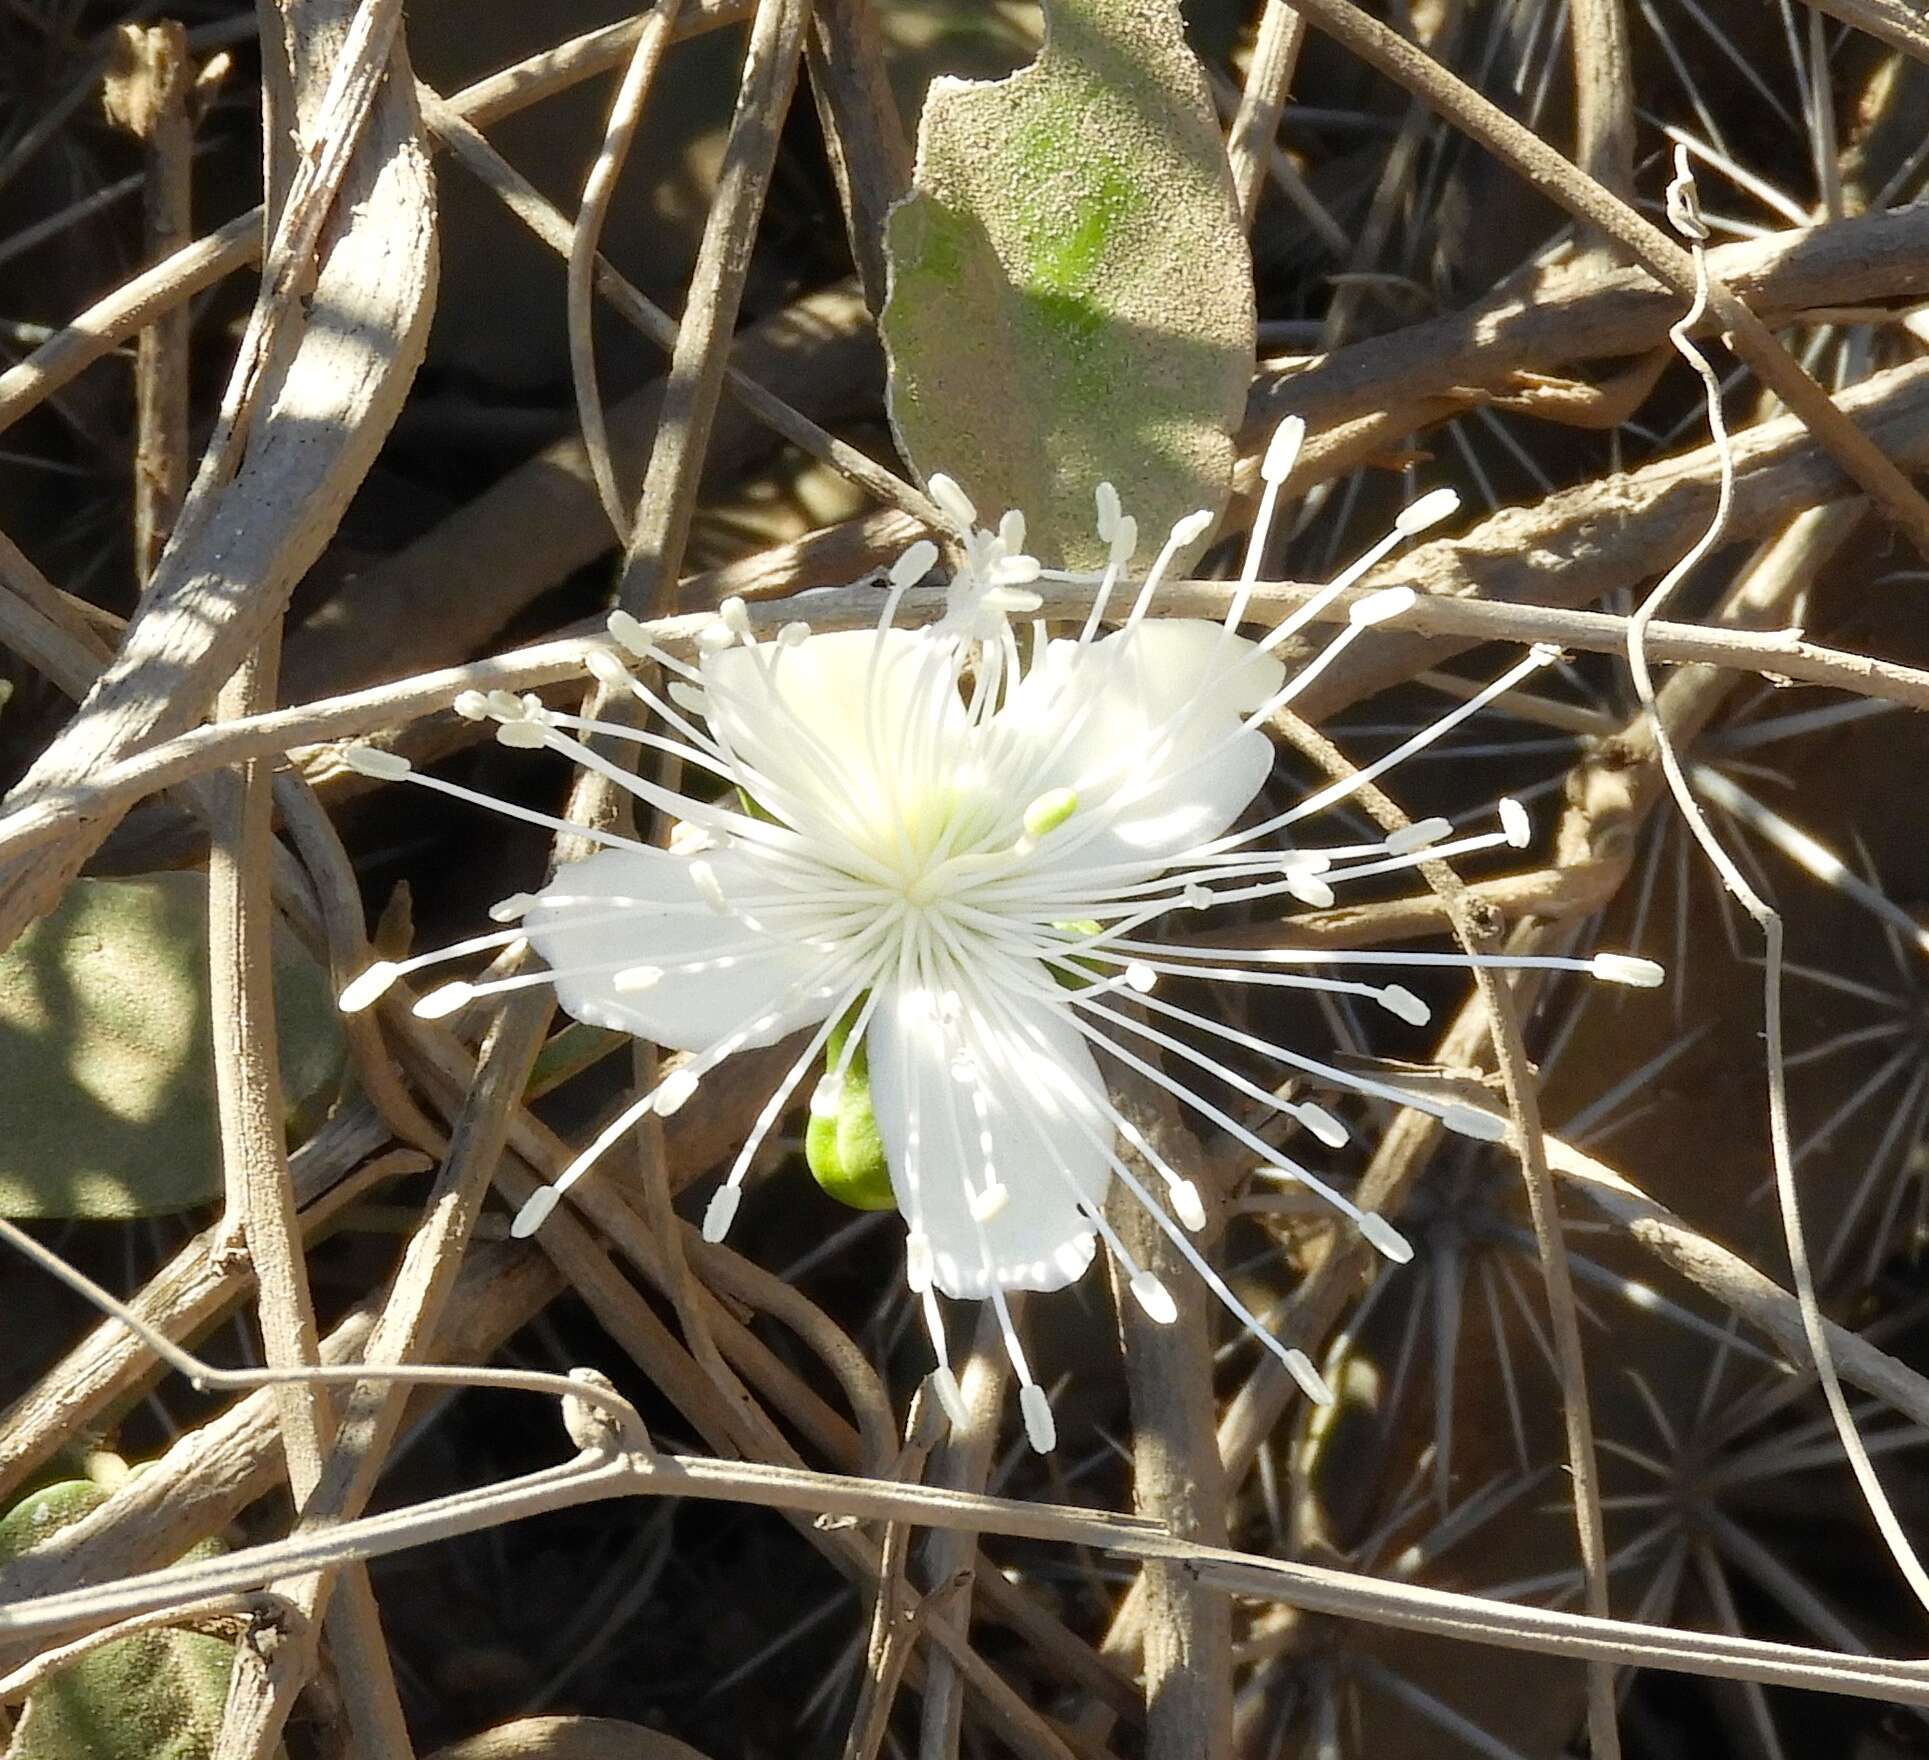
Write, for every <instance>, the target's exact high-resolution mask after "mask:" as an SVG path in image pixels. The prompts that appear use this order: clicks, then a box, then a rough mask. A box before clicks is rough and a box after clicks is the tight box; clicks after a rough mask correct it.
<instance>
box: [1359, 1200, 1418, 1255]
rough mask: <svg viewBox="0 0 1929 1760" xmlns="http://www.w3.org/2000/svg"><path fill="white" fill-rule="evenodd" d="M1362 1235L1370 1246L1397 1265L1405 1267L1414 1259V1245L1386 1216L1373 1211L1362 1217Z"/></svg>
mask: <svg viewBox="0 0 1929 1760" xmlns="http://www.w3.org/2000/svg"><path fill="white" fill-rule="evenodd" d="M1360 1234H1361V1237H1362V1238H1363V1239H1364V1240H1365V1241H1366V1243H1367V1245H1368V1246H1370V1247H1372V1248H1373V1249H1374V1250H1375V1251H1376V1252H1379V1253H1383V1254H1385V1255H1386V1257H1387V1258H1389V1259H1391V1260H1392V1261H1393V1263H1394V1264H1396V1265H1404V1264H1406V1263H1407V1262H1408V1261H1409V1260H1411V1259H1412V1257H1413V1243H1412V1242H1411V1241H1410V1240H1408V1239H1407V1237H1406V1236H1405V1235H1403V1234H1402V1233H1401V1232H1400V1231H1399V1230H1398V1229H1397V1228H1395V1227H1394V1226H1393V1224H1392V1223H1390V1222H1389V1221H1387V1219H1386V1218H1385V1217H1384V1216H1380V1215H1376V1214H1375V1213H1374V1212H1373V1211H1371V1210H1368V1211H1366V1212H1365V1213H1364V1214H1363V1215H1362V1216H1361V1217H1360Z"/></svg>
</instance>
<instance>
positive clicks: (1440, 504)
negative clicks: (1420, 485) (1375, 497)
mask: <svg viewBox="0 0 1929 1760" xmlns="http://www.w3.org/2000/svg"><path fill="white" fill-rule="evenodd" d="M1459 511H1460V497H1459V496H1458V495H1456V494H1455V493H1454V492H1453V490H1451V489H1429V490H1428V491H1427V492H1426V494H1424V495H1422V496H1421V497H1420V499H1419V500H1418V501H1416V502H1414V503H1413V504H1412V505H1411V506H1410V507H1403V508H1401V510H1400V512H1399V515H1398V517H1397V518H1396V519H1395V520H1394V522H1393V528H1394V530H1395V531H1397V532H1399V533H1400V534H1401V535H1402V536H1403V537H1408V538H1411V537H1412V536H1414V534H1415V533H1417V532H1424V531H1425V530H1426V529H1427V528H1428V527H1429V526H1437V525H1438V524H1439V523H1440V522H1441V521H1442V520H1443V519H1451V518H1452V517H1453V516H1454V515H1455V514H1456V513H1458V512H1459Z"/></svg>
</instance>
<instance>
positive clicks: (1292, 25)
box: [1226, 0, 1306, 232]
mask: <svg viewBox="0 0 1929 1760" xmlns="http://www.w3.org/2000/svg"><path fill="white" fill-rule="evenodd" d="M1305 40H1306V21H1305V19H1304V18H1302V17H1301V16H1300V14H1299V13H1298V12H1297V11H1296V10H1295V9H1294V7H1293V6H1292V5H1291V4H1290V0H1266V11H1265V14H1264V15H1263V16H1262V17H1261V19H1260V21H1259V36H1258V39H1257V41H1255V42H1254V44H1253V54H1252V64H1251V66H1250V67H1248V68H1247V70H1246V85H1245V89H1244V91H1242V92H1241V93H1240V95H1239V111H1238V114H1237V115H1236V116H1234V118H1233V123H1232V129H1231V132H1230V133H1229V135H1228V136H1227V139H1226V157H1227V159H1228V160H1229V161H1230V163H1231V166H1232V188H1233V195H1234V198H1235V200H1237V202H1238V203H1239V217H1240V219H1241V220H1242V221H1243V222H1244V223H1245V227H1246V230H1247V231H1248V232H1250V231H1252V225H1253V218H1254V216H1255V215H1256V214H1257V213H1258V212H1259V192H1260V190H1261V188H1262V187H1263V186H1264V184H1265V180H1266V166H1267V162H1268V157H1269V155H1270V154H1271V152H1272V151H1273V149H1274V147H1275V145H1276V143H1277V139H1278V135H1279V119H1280V117H1281V116H1282V115H1284V114H1285V110H1286V94H1287V92H1288V90H1289V89H1290V88H1291V86H1292V83H1293V70H1294V69H1295V68H1296V67H1297V66H1298V65H1299V50H1300V45H1301V44H1302V43H1303V42H1305Z"/></svg>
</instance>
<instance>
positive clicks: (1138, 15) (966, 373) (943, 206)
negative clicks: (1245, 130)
mask: <svg viewBox="0 0 1929 1760" xmlns="http://www.w3.org/2000/svg"><path fill="white" fill-rule="evenodd" d="M1045 13H1046V26H1047V29H1046V38H1045V46H1044V49H1043V50H1042V52H1041V53H1040V55H1039V57H1038V59H1037V60H1036V61H1035V62H1033V63H1032V65H1031V66H1029V67H1027V68H1023V69H1021V70H1020V71H1019V72H1017V73H1015V74H1013V75H1012V76H1011V78H1009V79H1007V80H1001V81H998V82H996V83H991V84H971V83H967V82H964V81H959V80H939V81H937V82H935V83H934V85H933V86H932V89H931V94H930V97H929V98H928V99H927V101H926V103H925V107H924V116H923V121H922V124H921V126H920V128H919V131H918V166H917V175H916V177H915V179H914V186H913V190H912V193H911V194H910V195H909V196H908V197H906V198H905V200H904V201H902V202H900V203H899V204H898V206H897V207H896V208H895V209H893V210H892V213H891V218H890V223H889V226H888V228H887V233H886V245H887V248H888V253H889V257H890V263H891V293H890V298H889V300H888V302H887V303H886V305H885V309H884V313H883V316H882V319H881V322H880V328H881V330H882V332H883V336H884V342H885V347H886V350H887V352H888V354H889V357H890V366H891V382H890V409H891V419H892V423H893V425H894V426H895V428H896V430H897V434H898V439H899V442H900V444H901V445H902V447H903V449H904V453H905V456H906V457H907V458H909V459H910V460H912V462H913V463H914V464H915V465H916V466H917V467H918V468H919V469H920V470H922V471H924V472H926V473H929V472H931V471H938V470H941V471H944V472H947V473H948V474H949V475H951V476H953V477H955V478H957V479H958V481H959V482H961V483H962V484H963V485H964V487H965V489H966V490H967V491H968V492H969V493H970V494H971V496H972V497H973V498H974V499H975V500H976V502H977V503H978V506H979V508H980V510H981V512H982V513H983V514H984V515H985V516H986V517H987V519H989V518H993V517H995V516H996V515H997V514H998V513H999V512H1001V511H1002V510H1003V509H1005V508H1008V507H1015V508H1019V509H1021V510H1022V511H1023V512H1024V513H1025V515H1026V516H1027V519H1028V521H1029V526H1030V543H1029V548H1031V549H1032V550H1033V551H1034V552H1035V553H1036V554H1037V555H1039V556H1040V557H1041V558H1042V559H1043V560H1044V561H1046V562H1047V563H1053V564H1058V565H1061V566H1067V567H1084V566H1091V565H1093V564H1095V563H1098V562H1100V561H1102V560H1103V554H1102V547H1101V546H1100V544H1099V541H1098V538H1097V536H1096V533H1095V531H1094V526H1093V505H1092V495H1093V491H1094V489H1096V487H1097V486H1098V484H1099V483H1101V482H1105V481H1109V482H1111V483H1112V484H1113V485H1114V486H1115V487H1116V488H1117V489H1118V491H1119V494H1120V496H1121V498H1122V499H1123V501H1124V504H1125V508H1126V511H1127V512H1129V513H1131V514H1132V515H1133V516H1134V517H1135V518H1136V519H1137V520H1138V522H1139V526H1140V529H1141V530H1142V531H1144V532H1145V533H1146V534H1147V536H1148V538H1150V539H1158V538H1163V536H1164V535H1165V532H1166V530H1167V529H1168V528H1169V527H1170V526H1171V525H1172V524H1173V522H1174V521H1176V520H1178V519H1180V518H1182V517H1183V516H1184V515H1186V514H1188V513H1190V512H1192V511H1193V510H1194V509H1195V508H1201V507H1205V508H1211V509H1213V510H1214V511H1215V512H1216V511H1217V510H1218V509H1219V508H1220V507H1221V506H1223V505H1224V502H1225V499H1226V494H1227V491H1228V487H1229V484H1230V477H1231V469H1232V461H1233V444H1232V440H1231V438H1230V435H1231V433H1232V430H1233V429H1234V428H1235V426H1236V425H1237V424H1238V422H1239V419H1240V417H1241V414H1242V413H1243V411H1244V409H1245V401H1246V388H1247V383H1248V381H1249V379H1250V377H1251V373H1252V364H1253V349H1254V320H1253V287H1252V263H1251V258H1250V256H1249V255H1248V253H1247V249H1246V241H1245V236H1244V234H1243V232H1242V231H1241V229H1240V225H1239V218H1238V214H1237V210H1236V208H1235V206H1234V201H1233V194H1232V184H1231V179H1230V176H1229V174H1228V172H1227V169H1226V154H1225V146H1224V142H1223V141H1222V139H1221V137H1220V134H1219V128H1218V124H1217V123H1216V121H1215V120H1214V117H1213V111H1212V104H1211V100H1210V97H1209V96H1208V93H1207V91H1206V84H1205V79H1204V76H1203V74H1202V73H1201V72H1200V69H1199V65H1198V63H1197V62H1196V61H1195V60H1194V59H1193V57H1192V54H1191V51H1190V50H1189V49H1187V47H1186V44H1185V39H1184V34H1183V30H1182V27H1181V20H1180V16H1179V7H1178V4H1177V0H1046V7H1045Z"/></svg>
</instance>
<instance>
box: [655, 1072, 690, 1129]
mask: <svg viewBox="0 0 1929 1760" xmlns="http://www.w3.org/2000/svg"><path fill="white" fill-rule="evenodd" d="M696 1091H697V1078H696V1077H695V1076H693V1075H692V1074H691V1073H690V1072H689V1071H688V1070H687V1069H673V1070H671V1071H670V1073H669V1074H668V1075H667V1076H665V1077H664V1078H663V1080H662V1081H660V1082H658V1083H657V1085H656V1100H655V1108H656V1115H657V1117H658V1118H669V1117H672V1116H673V1115H674V1114H676V1113H678V1112H681V1111H682V1110H683V1108H684V1106H685V1104H687V1102H688V1101H689V1098H690V1096H691V1095H692V1094H694V1093H695V1092H696Z"/></svg>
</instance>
